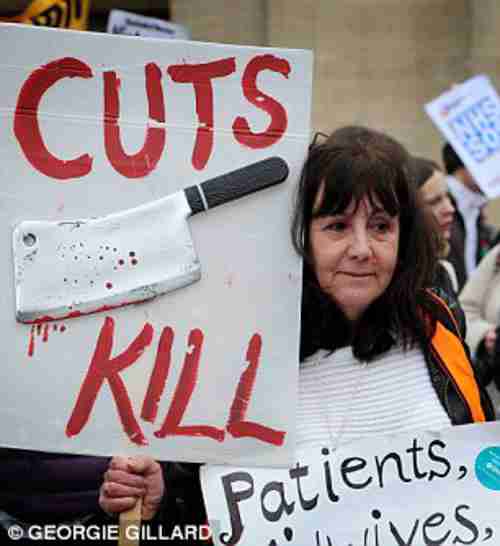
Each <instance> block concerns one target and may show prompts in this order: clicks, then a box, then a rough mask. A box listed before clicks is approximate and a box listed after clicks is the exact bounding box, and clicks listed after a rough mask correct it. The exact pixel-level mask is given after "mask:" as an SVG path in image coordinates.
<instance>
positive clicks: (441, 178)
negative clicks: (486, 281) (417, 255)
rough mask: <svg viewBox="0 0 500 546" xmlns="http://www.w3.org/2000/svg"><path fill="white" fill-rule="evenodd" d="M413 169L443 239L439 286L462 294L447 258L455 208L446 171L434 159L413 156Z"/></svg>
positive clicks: (419, 190)
mask: <svg viewBox="0 0 500 546" xmlns="http://www.w3.org/2000/svg"><path fill="white" fill-rule="evenodd" d="M411 163H412V167H413V171H414V177H415V182H416V184H417V187H418V192H419V195H420V197H421V199H422V203H423V205H424V207H425V209H426V210H427V211H428V213H429V215H430V216H431V218H432V219H433V221H434V222H435V226H436V231H437V234H438V237H439V240H440V249H439V267H438V269H437V284H438V285H441V286H443V287H444V289H446V290H448V291H451V292H452V293H455V294H456V293H458V279H457V274H456V271H455V268H454V267H453V264H452V263H451V262H450V261H449V260H447V259H446V257H447V256H448V254H449V252H450V242H449V241H450V237H451V226H452V224H453V217H454V215H455V207H454V206H453V203H452V201H451V198H450V195H449V193H448V186H447V185H446V179H445V175H444V173H443V171H442V170H441V169H440V168H439V166H438V164H437V163H436V162H435V161H432V160H431V159H426V158H423V157H413V158H412V161H411Z"/></svg>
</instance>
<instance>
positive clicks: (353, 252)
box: [348, 228, 372, 260]
mask: <svg viewBox="0 0 500 546" xmlns="http://www.w3.org/2000/svg"><path fill="white" fill-rule="evenodd" d="M348 254H349V257H351V258H354V259H357V260H363V259H366V258H368V257H370V256H371V254H372V249H371V245H370V238H369V236H368V233H367V231H366V229H365V228H358V229H354V230H353V232H352V236H351V240H350V245H349V249H348Z"/></svg>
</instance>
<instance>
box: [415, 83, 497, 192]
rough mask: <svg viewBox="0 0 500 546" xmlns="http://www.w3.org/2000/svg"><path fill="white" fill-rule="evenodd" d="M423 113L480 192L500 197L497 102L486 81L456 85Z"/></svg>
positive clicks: (492, 88)
mask: <svg viewBox="0 0 500 546" xmlns="http://www.w3.org/2000/svg"><path fill="white" fill-rule="evenodd" d="M425 110H426V112H427V114H428V115H429V116H430V118H431V119H432V121H433V122H434V124H435V125H436V126H437V128H438V129H439V130H440V131H441V133H442V134H443V136H444V137H445V138H446V140H447V141H448V142H449V143H450V144H451V145H452V146H453V148H454V150H455V151H456V152H457V154H458V155H459V156H460V158H461V159H462V161H463V162H464V165H465V166H466V167H467V168H468V169H469V171H470V172H471V174H472V176H473V177H474V178H475V180H476V182H477V184H478V185H479V186H480V188H481V189H482V190H483V192H484V193H485V194H486V195H487V196H488V197H490V198H493V197H497V196H498V195H500V153H499V152H500V100H499V98H498V94H497V92H496V90H495V88H494V87H493V86H492V84H491V82H490V80H489V78H488V77H486V76H484V75H480V76H476V77H474V78H471V79H470V80H467V81H466V82H464V83H463V84H461V85H456V86H454V87H453V88H452V89H450V90H449V91H447V92H445V93H443V94H442V95H440V96H439V97H437V98H436V99H434V100H433V101H431V102H429V103H428V104H426V105H425Z"/></svg>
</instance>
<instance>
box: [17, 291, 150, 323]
mask: <svg viewBox="0 0 500 546" xmlns="http://www.w3.org/2000/svg"><path fill="white" fill-rule="evenodd" d="M155 297H156V296H152V297H150V298H145V299H143V300H137V301H126V302H125V303H120V304H117V305H103V306H102V307H99V308H98V309H94V311H86V312H83V311H72V312H71V313H68V314H67V315H63V316H62V317H51V316H50V315H44V316H43V317H40V318H37V319H35V320H26V321H23V323H24V324H36V325H37V328H38V326H40V331H41V328H42V327H41V325H42V324H44V323H45V322H53V321H55V320H64V319H71V318H78V317H84V316H87V315H94V314H95V313H102V312H103V311H112V310H113V309H119V308H120V307H125V306H127V305H139V304H141V303H145V302H147V301H150V300H152V299H154V298H155Z"/></svg>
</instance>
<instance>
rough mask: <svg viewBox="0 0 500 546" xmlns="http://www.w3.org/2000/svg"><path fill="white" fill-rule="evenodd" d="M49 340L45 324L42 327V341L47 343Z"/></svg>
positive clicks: (47, 327)
mask: <svg viewBox="0 0 500 546" xmlns="http://www.w3.org/2000/svg"><path fill="white" fill-rule="evenodd" d="M48 339H49V325H48V324H45V325H44V327H43V338H42V341H43V342H44V343H47V341H48Z"/></svg>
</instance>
